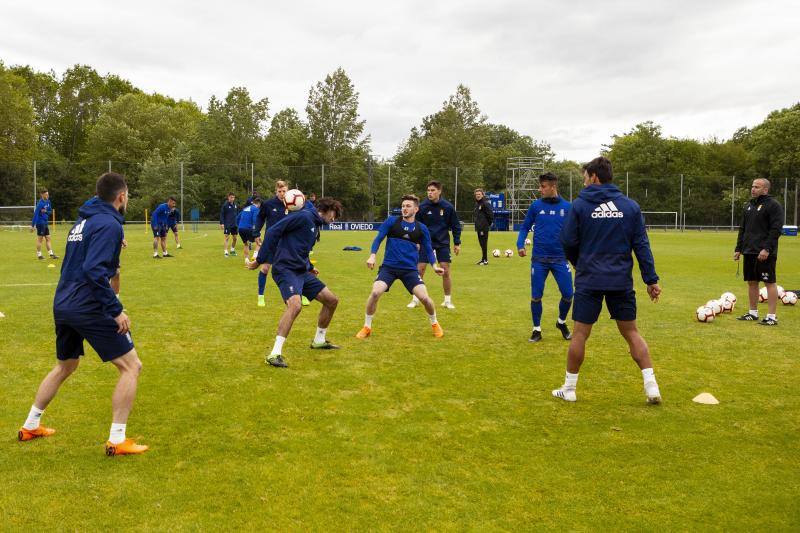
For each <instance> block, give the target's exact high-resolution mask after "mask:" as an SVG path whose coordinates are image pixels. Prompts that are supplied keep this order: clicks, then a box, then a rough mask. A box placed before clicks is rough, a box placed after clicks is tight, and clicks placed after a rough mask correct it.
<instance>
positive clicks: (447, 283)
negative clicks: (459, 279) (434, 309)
mask: <svg viewBox="0 0 800 533" xmlns="http://www.w3.org/2000/svg"><path fill="white" fill-rule="evenodd" d="M439 266H440V267H442V268H443V269H444V273H443V274H442V288H443V289H444V302H442V307H446V308H447V309H455V308H456V306H455V305H453V302H452V301H451V299H450V298H451V296H450V295H451V293H452V292H453V280H452V277H451V276H450V263H448V262H443V263H439Z"/></svg>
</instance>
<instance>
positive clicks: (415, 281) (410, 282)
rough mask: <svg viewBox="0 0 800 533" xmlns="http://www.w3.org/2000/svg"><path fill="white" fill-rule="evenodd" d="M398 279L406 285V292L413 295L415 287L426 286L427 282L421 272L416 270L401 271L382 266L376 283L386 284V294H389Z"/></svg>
mask: <svg viewBox="0 0 800 533" xmlns="http://www.w3.org/2000/svg"><path fill="white" fill-rule="evenodd" d="M398 279H399V280H400V281H401V282H402V283H403V285H405V287H406V290H407V291H408V292H410V293H412V294H413V292H414V287H416V286H417V285H425V282H424V281H422V278H421V277H420V275H419V272H417V271H416V270H401V269H399V268H391V267H386V266H381V267H380V268H379V269H378V277H376V278H375V281H382V282H384V283H385V284H386V292H389V289H391V288H392V283H394V282H395V280H398Z"/></svg>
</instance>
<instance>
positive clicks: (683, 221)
mask: <svg viewBox="0 0 800 533" xmlns="http://www.w3.org/2000/svg"><path fill="white" fill-rule="evenodd" d="M679 212H680V217H681V232H682V231H683V230H684V229H686V217H685V216H684V215H683V174H681V205H680V210H679Z"/></svg>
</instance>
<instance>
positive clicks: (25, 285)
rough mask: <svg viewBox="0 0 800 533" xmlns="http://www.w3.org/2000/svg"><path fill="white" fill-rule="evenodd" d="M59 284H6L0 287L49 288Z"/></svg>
mask: <svg viewBox="0 0 800 533" xmlns="http://www.w3.org/2000/svg"><path fill="white" fill-rule="evenodd" d="M51 285H58V283H4V284H0V287H49V286H51Z"/></svg>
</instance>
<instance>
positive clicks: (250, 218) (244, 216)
mask: <svg viewBox="0 0 800 533" xmlns="http://www.w3.org/2000/svg"><path fill="white" fill-rule="evenodd" d="M257 218H258V207H256V206H255V205H254V204H250V205H248V206H247V207H245V208H244V209H242V212H241V213H239V221H238V225H239V229H249V230H252V229H254V228H255V227H256V219H257Z"/></svg>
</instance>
